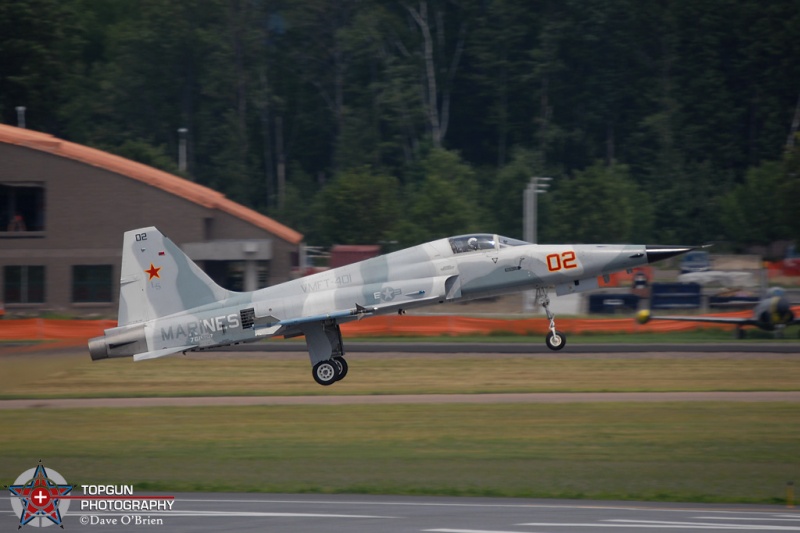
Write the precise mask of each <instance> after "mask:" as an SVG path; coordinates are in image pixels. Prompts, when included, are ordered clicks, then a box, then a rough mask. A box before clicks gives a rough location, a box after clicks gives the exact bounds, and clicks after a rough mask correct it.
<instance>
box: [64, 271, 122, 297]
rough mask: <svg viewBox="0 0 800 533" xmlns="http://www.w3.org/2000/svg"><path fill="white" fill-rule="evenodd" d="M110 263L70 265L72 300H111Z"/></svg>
mask: <svg viewBox="0 0 800 533" xmlns="http://www.w3.org/2000/svg"><path fill="white" fill-rule="evenodd" d="M112 272H113V267H112V266H111V265H75V266H73V267H72V302H73V303H97V302H111V301H113V300H112V297H111V294H112V292H111V291H112V286H113V284H112V281H111V278H112Z"/></svg>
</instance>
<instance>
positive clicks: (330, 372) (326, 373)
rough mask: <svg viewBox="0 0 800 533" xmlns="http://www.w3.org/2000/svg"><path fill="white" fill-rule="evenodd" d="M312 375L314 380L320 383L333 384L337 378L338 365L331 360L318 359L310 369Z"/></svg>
mask: <svg viewBox="0 0 800 533" xmlns="http://www.w3.org/2000/svg"><path fill="white" fill-rule="evenodd" d="M311 374H312V375H313V376H314V381H316V382H317V383H319V384H320V385H324V386H326V387H327V386H328V385H333V384H334V383H336V381H338V379H339V365H337V364H336V363H334V362H333V361H330V360H328V361H320V362H319V363H317V364H316V365H314V368H313V369H312V370H311Z"/></svg>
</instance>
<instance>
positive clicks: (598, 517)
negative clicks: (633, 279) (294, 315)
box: [0, 493, 800, 533]
mask: <svg viewBox="0 0 800 533" xmlns="http://www.w3.org/2000/svg"><path fill="white" fill-rule="evenodd" d="M174 496H175V501H174V505H173V509H172V510H171V511H164V512H160V513H159V512H148V513H124V512H88V511H81V510H80V506H81V503H80V502H79V501H74V500H73V501H72V502H71V507H70V510H69V512H68V513H67V515H66V517H65V518H64V529H65V530H67V531H92V532H96V533H103V532H108V533H113V532H122V531H146V530H151V531H159V532H163V533H172V532H215V533H216V532H218V531H267V532H271V531H274V532H281V533H313V532H315V531H319V532H325V533H335V532H342V533H353V532H365V533H366V532H368V533H401V532H402V533H411V532H437V533H590V532H604V531H609V532H613V531H623V532H629V533H653V532H665V533H668V532H670V531H679V532H684V531H705V530H714V531H718V532H722V533H724V532H741V531H800V512H798V510H797V509H787V508H785V507H780V506H777V505H776V506H747V505H703V504H670V503H637V502H598V501H588V500H587V501H565V500H525V499H505V498H497V499H490V498H448V497H406V496H362V495H291V494H289V495H273V494H209V493H193V494H174ZM3 507H4V509H3V510H2V511H0V524H2V527H0V529H2V530H4V531H12V530H15V529H16V524H17V523H18V520H17V519H16V517H15V516H14V515H13V513H12V512H11V511H10V505H4V506H3ZM112 520H116V523H111V522H110V521H112ZM101 521H102V522H103V523H101ZM6 526H9V527H6Z"/></svg>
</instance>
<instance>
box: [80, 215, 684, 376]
mask: <svg viewBox="0 0 800 533" xmlns="http://www.w3.org/2000/svg"><path fill="white" fill-rule="evenodd" d="M691 249H692V248H691V247H686V246H646V245H617V244H611V245H537V244H530V243H527V242H523V241H519V240H516V239H511V238H508V237H501V236H499V235H491V234H473V235H462V236H458V237H450V238H445V239H439V240H436V241H432V242H429V243H425V244H420V245H418V246H413V247H411V248H407V249H405V250H400V251H397V252H393V253H390V254H387V255H383V256H380V257H375V258H372V259H367V260H366V261H361V262H359V263H354V264H351V265H346V266H342V267H339V268H335V269H332V270H328V271H325V272H320V273H317V274H313V275H310V276H307V277H304V278H300V279H296V280H292V281H287V282H285V283H281V284H279V285H275V286H272V287H267V288H264V289H260V290H257V291H253V292H233V291H228V290H226V289H223V288H222V287H220V286H218V285H217V284H216V283H214V282H213V281H212V280H211V278H209V277H208V275H206V273H205V272H203V271H202V270H201V269H200V267H198V266H197V265H196V264H195V263H193V262H192V260H191V259H189V257H187V256H186V255H185V254H184V253H183V252H182V251H181V250H180V248H178V247H177V246H176V245H175V244H174V243H173V242H172V241H171V240H169V239H168V238H167V237H165V236H164V235H163V234H162V233H161V232H160V231H159V230H157V229H156V228H155V227H147V228H141V229H137V230H133V231H128V232H126V233H125V235H124V239H123V245H122V268H121V274H120V296H119V318H118V326H117V327H115V328H111V329H107V330H105V334H104V335H103V336H102V337H95V338H93V339H91V340H90V341H89V353H90V354H91V356H92V359H93V360H98V359H106V358H113V357H130V356H133V360H134V361H141V360H144V359H154V358H157V357H163V356H166V355H171V354H176V353H179V352H183V353H185V352H193V351H197V350H203V349H208V348H215V347H219V346H229V345H234V344H239V343H245V342H253V341H257V340H260V339H265V338H268V337H275V336H283V337H286V338H289V337H297V336H300V335H304V336H305V339H306V345H307V347H308V353H309V356H310V358H311V365H312V374H313V376H314V379H315V380H316V381H317V383H319V384H320V385H331V384H333V383H335V382H336V381H338V380H340V379H342V378H344V377H345V375H346V374H347V362H346V361H345V359H344V346H343V344H342V334H341V331H340V329H339V325H340V324H343V323H345V322H349V321H352V320H359V319H362V318H365V317H369V316H374V315H381V314H387V313H400V314H403V313H404V312H405V311H406V310H407V309H413V308H416V307H422V306H427V305H436V304H441V303H445V302H453V301H458V300H468V299H474V298H482V297H486V296H496V295H501V294H507V293H512V292H518V291H524V290H529V289H531V290H532V289H535V290H536V299H537V301H538V303H539V304H540V305H541V306H542V307H543V308H544V310H545V312H546V314H547V318H548V319H549V320H550V328H549V329H550V331H549V333H548V334H547V337H546V343H547V346H548V347H549V348H550V349H552V350H560V349H562V348H563V347H564V346H565V344H566V337H565V336H564V334H563V333H561V332H560V331H558V330H557V329H556V324H555V317H554V316H553V314H552V313H551V312H550V308H549V307H548V306H549V304H550V300H549V298H548V296H547V290H548V288H551V287H554V288H555V292H556V294H557V295H564V294H569V293H575V292H581V291H585V290H589V289H593V288H596V287H597V286H598V276H607V275H608V274H611V273H612V272H617V271H621V270H628V269H632V268H635V267H637V266H640V265H644V264H647V263H652V262H653V261H657V260H660V259H666V258H668V257H672V256H675V255H678V254H682V253H685V252H688V251H689V250H691Z"/></svg>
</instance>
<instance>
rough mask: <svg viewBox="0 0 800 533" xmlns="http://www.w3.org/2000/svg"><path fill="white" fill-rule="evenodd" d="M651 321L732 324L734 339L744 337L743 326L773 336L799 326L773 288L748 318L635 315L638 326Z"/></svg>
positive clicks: (781, 294) (780, 292) (647, 312)
mask: <svg viewBox="0 0 800 533" xmlns="http://www.w3.org/2000/svg"><path fill="white" fill-rule="evenodd" d="M651 320H682V321H684V322H710V323H716V324H734V325H735V326H736V338H737V339H743V338H744V336H745V333H744V329H742V328H743V327H744V326H755V327H757V328H759V329H762V330H764V331H772V332H774V333H775V336H777V337H781V336H783V330H784V329H785V328H786V326H791V325H792V324H799V323H800V320H798V319H796V318H795V316H794V313H793V312H792V305H791V303H789V300H787V299H786V297H785V296H784V292H783V289H780V288H778V287H773V288H772V289H770V290H769V294H768V296H767V297H766V298H763V299H761V300H759V302H758V303H757V304H756V306H755V307H754V308H753V314H752V316H751V317H750V318H726V317H712V316H671V315H664V316H652V315H651V314H650V310H649V309H643V310H641V311H639V313H637V315H636V321H637V322H639V323H640V324H647V323H648V322H649V321H651Z"/></svg>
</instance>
